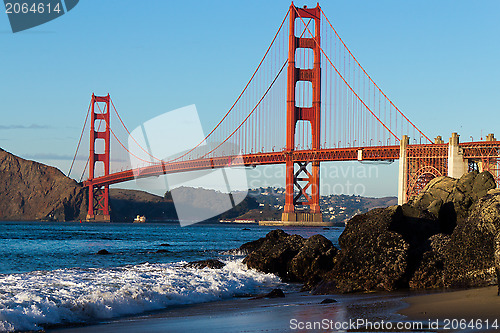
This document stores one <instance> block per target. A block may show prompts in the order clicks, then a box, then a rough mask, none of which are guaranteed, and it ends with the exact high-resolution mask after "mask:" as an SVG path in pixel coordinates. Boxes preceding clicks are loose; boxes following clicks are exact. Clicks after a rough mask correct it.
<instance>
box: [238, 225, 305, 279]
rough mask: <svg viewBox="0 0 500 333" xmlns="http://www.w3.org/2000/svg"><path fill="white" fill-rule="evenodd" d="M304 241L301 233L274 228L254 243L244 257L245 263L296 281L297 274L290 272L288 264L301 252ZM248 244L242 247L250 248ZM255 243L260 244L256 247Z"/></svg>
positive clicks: (250, 266) (249, 266)
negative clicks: (295, 233) (293, 233)
mask: <svg viewBox="0 0 500 333" xmlns="http://www.w3.org/2000/svg"><path fill="white" fill-rule="evenodd" d="M252 243H253V242H252ZM304 243H305V239H304V238H303V237H301V236H299V235H289V234H287V233H285V232H284V231H283V230H280V229H277V230H273V231H271V232H269V233H268V234H267V235H266V237H264V238H263V239H260V240H257V241H255V243H254V244H252V246H251V247H250V248H254V250H253V251H252V252H250V253H249V254H248V256H246V257H245V259H243V263H244V264H246V265H247V266H248V268H253V269H256V270H259V271H262V272H265V273H273V274H276V275H277V276H279V277H280V278H281V279H282V280H284V281H294V278H295V276H294V275H293V274H290V273H289V271H288V264H289V262H290V261H291V260H292V259H293V257H295V256H296V255H297V254H298V253H299V251H300V250H301V248H302V247H303V246H304ZM247 244H248V243H247ZM247 244H244V245H243V246H242V247H243V248H249V247H248V245H247ZM255 244H260V246H259V247H257V248H256V247H254V245H255ZM240 249H241V248H240Z"/></svg>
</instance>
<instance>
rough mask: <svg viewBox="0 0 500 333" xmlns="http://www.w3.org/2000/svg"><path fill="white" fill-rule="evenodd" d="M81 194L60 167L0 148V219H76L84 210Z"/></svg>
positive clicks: (79, 187) (82, 190) (78, 187)
mask: <svg viewBox="0 0 500 333" xmlns="http://www.w3.org/2000/svg"><path fill="white" fill-rule="evenodd" d="M84 194H85V190H84V188H83V187H82V186H80V185H79V184H78V183H77V182H76V181H74V180H72V179H70V178H68V177H66V176H65V175H64V174H63V173H62V172H61V171H60V170H58V169H56V168H54V167H50V166H47V165H44V164H41V163H38V162H34V161H29V160H25V159H23V158H20V157H17V156H15V155H12V154H10V153H8V152H6V151H5V150H3V149H1V148H0V220H57V221H66V220H75V219H78V218H81V213H82V212H85V209H84V206H85V207H86V204H85V202H84V201H85V200H84ZM83 217H85V216H83Z"/></svg>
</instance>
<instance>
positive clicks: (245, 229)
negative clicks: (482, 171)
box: [241, 228, 250, 231]
mask: <svg viewBox="0 0 500 333" xmlns="http://www.w3.org/2000/svg"><path fill="white" fill-rule="evenodd" d="M241 230H244V231H250V229H248V228H243V229H241Z"/></svg>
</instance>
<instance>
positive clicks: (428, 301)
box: [399, 286, 500, 328]
mask: <svg viewBox="0 0 500 333" xmlns="http://www.w3.org/2000/svg"><path fill="white" fill-rule="evenodd" d="M404 301H405V302H406V303H408V304H409V305H410V306H409V307H408V308H405V309H403V310H401V311H399V313H400V314H402V315H404V316H407V317H408V318H409V319H415V320H427V319H441V320H444V319H468V320H470V319H474V320H486V319H489V320H490V321H494V320H497V319H498V320H499V323H498V324H499V325H500V296H497V287H496V286H491V287H485V288H477V289H468V290H460V291H450V292H442V293H436V294H431V295H422V296H413V297H408V298H406V299H405V300H404ZM499 328H500V327H499Z"/></svg>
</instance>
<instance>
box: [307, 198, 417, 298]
mask: <svg viewBox="0 0 500 333" xmlns="http://www.w3.org/2000/svg"><path fill="white" fill-rule="evenodd" d="M402 218H403V213H402V209H401V207H398V206H392V207H389V208H385V209H382V208H379V209H374V210H371V211H369V212H368V213H366V214H361V215H357V216H355V217H353V218H352V219H351V220H350V221H349V223H348V224H347V226H346V228H345V230H344V232H343V233H342V235H341V236H340V238H339V244H340V248H341V250H340V252H339V254H338V255H337V256H336V257H335V262H334V267H333V269H332V270H331V271H330V272H328V273H327V274H326V275H325V276H324V278H323V281H321V282H320V283H319V285H318V286H317V287H316V288H314V289H313V293H315V294H331V293H336V292H354V291H365V290H394V289H396V288H397V287H398V286H399V282H400V280H401V279H402V278H403V277H404V275H405V272H406V268H407V260H408V248H409V244H408V242H406V241H405V240H404V238H403V236H402V235H401V234H399V233H397V232H395V231H391V226H392V225H394V224H397V223H398V221H399V220H401V219H402Z"/></svg>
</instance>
